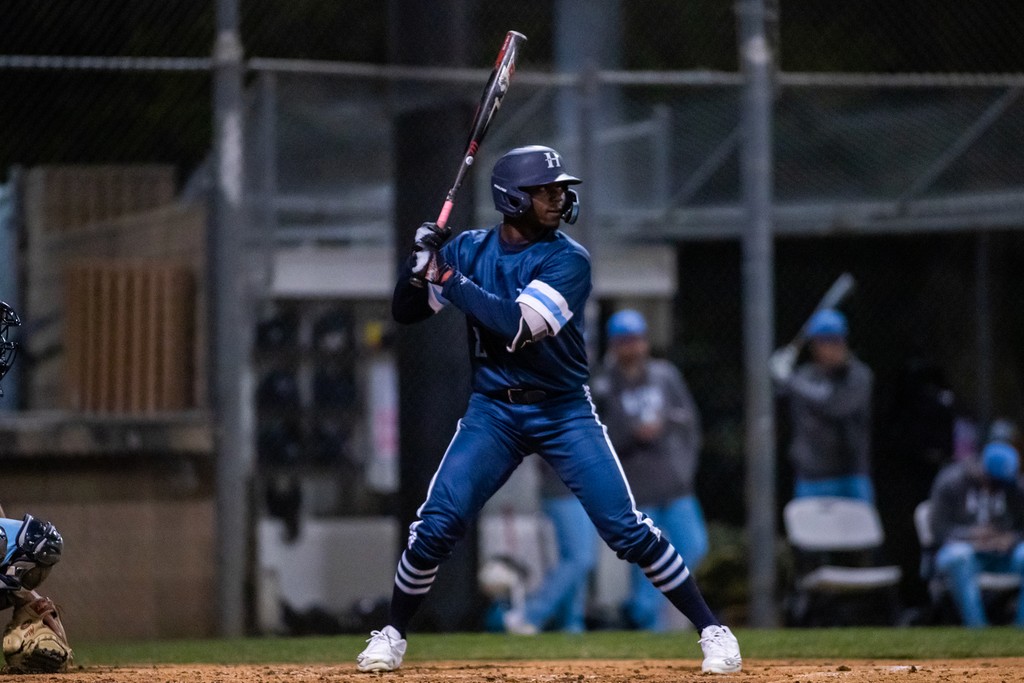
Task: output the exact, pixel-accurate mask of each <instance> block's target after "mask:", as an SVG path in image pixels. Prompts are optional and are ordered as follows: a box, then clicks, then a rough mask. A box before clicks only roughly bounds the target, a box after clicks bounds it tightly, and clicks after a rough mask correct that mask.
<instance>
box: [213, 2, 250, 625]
mask: <svg viewBox="0 0 1024 683" xmlns="http://www.w3.org/2000/svg"><path fill="white" fill-rule="evenodd" d="M216 14H217V23H216V26H217V36H216V42H215V43H214V48H213V69H214V73H213V118H214V128H213V133H214V141H213V144H214V150H215V155H214V166H213V176H214V178H213V181H214V182H213V215H212V218H213V220H212V221H211V225H210V233H209V254H208V259H209V265H210V268H209V293H210V314H211V315H210V322H211V325H210V330H211V335H210V337H211V347H210V350H211V369H212V380H213V381H212V382H211V388H212V397H211V398H212V403H213V409H214V415H215V420H216V422H215V426H216V439H215V443H216V449H217V485H216V489H217V494H216V495H217V503H216V513H217V544H216V545H217V581H218V590H217V596H218V598H219V599H220V604H219V606H218V607H219V612H220V615H219V616H220V631H221V634H222V635H224V636H240V635H242V634H243V632H244V629H245V621H246V619H245V615H246V601H245V589H246V582H247V570H248V558H249V500H250V491H249V467H250V463H251V460H252V458H251V448H252V445H251V439H250V438H249V435H250V434H251V427H252V426H251V421H252V415H251V410H250V409H249V408H250V403H251V393H252V392H251V391H249V390H248V389H249V387H248V386H247V385H246V384H247V383H246V377H247V367H248V364H249V360H250V359H249V348H250V344H249V343H248V339H249V335H250V334H251V330H250V329H249V328H250V327H251V325H250V321H249V316H248V315H247V312H246V309H247V306H248V302H249V297H248V293H249V292H248V287H247V286H246V273H245V268H244V265H245V262H244V257H243V252H242V250H243V248H244V246H245V240H244V230H245V215H244V190H245V173H244V171H245V168H244V166H245V159H244V149H243V143H244V125H243V123H244V120H243V101H242V76H243V70H244V64H243V61H242V60H243V52H242V43H241V39H240V37H239V31H238V0H217V9H216Z"/></svg>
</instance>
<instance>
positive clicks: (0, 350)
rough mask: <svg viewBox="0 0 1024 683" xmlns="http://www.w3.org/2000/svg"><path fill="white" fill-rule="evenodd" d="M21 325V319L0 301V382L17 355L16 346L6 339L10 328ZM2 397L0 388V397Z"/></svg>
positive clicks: (15, 343) (2, 392)
mask: <svg viewBox="0 0 1024 683" xmlns="http://www.w3.org/2000/svg"><path fill="white" fill-rule="evenodd" d="M19 325H21V318H19V317H18V314H17V313H16V312H15V311H14V309H13V308H11V307H10V305H8V304H5V303H4V302H3V301H0V380H2V379H3V378H4V375H6V374H7V371H8V370H10V369H11V366H12V365H14V357H15V356H16V355H17V354H18V344H17V342H14V341H12V340H11V339H10V338H8V333H9V331H10V328H12V327H18V326H19ZM3 395H4V390H3V388H0V396H3Z"/></svg>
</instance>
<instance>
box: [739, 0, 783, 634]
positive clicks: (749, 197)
mask: <svg viewBox="0 0 1024 683" xmlns="http://www.w3.org/2000/svg"><path fill="white" fill-rule="evenodd" d="M736 9H737V13H738V15H739V33H740V36H739V37H740V40H739V48H740V60H741V63H742V65H743V71H744V73H745V75H746V84H745V85H744V90H743V107H742V133H743V142H742V147H741V164H742V188H743V202H744V207H745V214H746V216H745V220H746V228H745V230H744V231H743V236H742V255H743V256H742V259H743V266H742V273H743V345H744V359H745V364H746V401H745V405H746V426H745V430H746V431H745V450H746V462H747V475H746V493H747V535H748V537H749V539H750V548H749V556H750V625H751V626H755V627H770V626H774V625H775V624H776V621H777V617H776V605H775V578H776V566H775V515H776V512H775V411H774V405H773V397H772V387H771V378H770V377H769V375H768V359H769V356H770V355H771V349H772V344H773V342H774V337H775V332H774V318H775V311H774V281H773V272H772V271H773V268H774V252H773V244H772V202H773V196H772V185H773V178H772V68H773V60H772V49H771V45H770V44H769V42H768V39H767V37H766V33H765V23H766V12H765V5H764V0H747V1H746V2H740V3H739V4H737V8H736Z"/></svg>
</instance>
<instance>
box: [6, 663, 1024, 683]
mask: <svg viewBox="0 0 1024 683" xmlns="http://www.w3.org/2000/svg"><path fill="white" fill-rule="evenodd" d="M743 669H744V670H743V671H742V672H741V673H738V674H729V675H720V676H711V675H704V674H701V672H700V662H699V661H697V660H647V661H631V660H567V661H543V662H519V661H517V662H410V663H409V664H408V665H406V666H404V667H403V668H402V669H401V670H399V671H396V672H393V673H388V674H361V673H358V672H356V671H355V666H354V664H353V665H337V664H330V665H322V666H317V665H308V664H303V665H296V664H280V665H275V664H260V665H255V666H238V665H233V666H232V665H209V664H195V665H159V666H152V667H125V668H119V667H83V668H79V669H76V670H74V671H72V672H69V673H67V674H60V675H54V674H48V675H45V676H43V675H38V676H0V680H10V681H20V682H22V683H43V682H44V681H45V682H46V683H177V682H178V681H184V682H187V683H238V682H240V681H247V682H252V683H285V682H288V683H307V682H308V683H314V682H315V683H372V682H373V681H381V682H382V683H383V682H384V681H394V682H395V683H447V682H448V681H452V682H455V683H463V682H465V683H469V682H470V681H472V682H478V681H479V682H482V683H543V682H546V681H552V682H554V683H570V682H580V683H634V682H642V683H669V682H671V683H679V682H684V683H685V682H686V681H704V683H708V681H711V680H716V681H717V680H721V681H733V680H741V681H746V682H749V683H754V682H757V683H762V682H764V683H769V682H771V683H818V682H825V681H828V682H833V681H834V682H835V683H866V682H867V681H872V682H882V683H897V682H899V683H935V682H939V681H941V682H943V683H957V682H959V681H970V683H1014V682H1024V657H1020V658H1004V659H986V660H976V659H952V660H923V661H895V660H870V661H869V660H839V659H836V660H828V661H824V660H822V661H806V660H805V661H785V660H756V659H755V660H750V661H746V662H744V667H743Z"/></svg>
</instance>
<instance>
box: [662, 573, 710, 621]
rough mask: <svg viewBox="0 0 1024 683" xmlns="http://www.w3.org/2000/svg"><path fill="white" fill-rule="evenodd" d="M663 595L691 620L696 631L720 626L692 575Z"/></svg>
mask: <svg viewBox="0 0 1024 683" xmlns="http://www.w3.org/2000/svg"><path fill="white" fill-rule="evenodd" d="M665 597H666V598H668V599H669V600H670V601H671V602H672V604H673V605H675V606H676V609H678V610H679V611H680V612H682V613H683V614H684V615H685V616H686V618H687V619H689V620H690V621H692V622H693V625H694V626H695V627H696V628H697V633H700V632H701V631H703V630H704V629H705V627H707V626H721V625H722V624H721V622H719V621H718V619H716V618H715V615H714V614H712V613H711V608H710V607H708V603H706V602H705V601H704V596H703V595H701V592H700V589H699V588H697V581H696V579H694V578H693V576H692V575H691V576H689V577H688V578H687V579H686V580H685V581H683V582H682V583H681V584H680V585H679V586H677V587H676V588H673V589H672V590H670V591H668V592H667V593H665Z"/></svg>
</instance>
